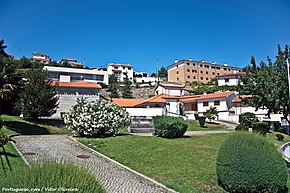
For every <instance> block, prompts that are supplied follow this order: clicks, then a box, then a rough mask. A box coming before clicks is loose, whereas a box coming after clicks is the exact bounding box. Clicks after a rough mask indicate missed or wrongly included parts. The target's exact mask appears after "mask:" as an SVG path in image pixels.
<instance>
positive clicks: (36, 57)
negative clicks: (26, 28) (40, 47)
mask: <svg viewBox="0 0 290 193" xmlns="http://www.w3.org/2000/svg"><path fill="white" fill-rule="evenodd" d="M32 61H33V62H40V63H43V64H49V63H50V62H51V58H50V57H49V56H48V55H46V54H41V53H38V52H33V53H32Z"/></svg>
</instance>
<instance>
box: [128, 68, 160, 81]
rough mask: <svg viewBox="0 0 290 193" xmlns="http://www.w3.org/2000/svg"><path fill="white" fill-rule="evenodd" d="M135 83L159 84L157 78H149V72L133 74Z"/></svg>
mask: <svg viewBox="0 0 290 193" xmlns="http://www.w3.org/2000/svg"><path fill="white" fill-rule="evenodd" d="M133 77H134V81H135V82H137V83H149V82H150V83H152V84H156V83H157V82H158V78H157V77H149V76H148V72H135V71H134V72H133Z"/></svg>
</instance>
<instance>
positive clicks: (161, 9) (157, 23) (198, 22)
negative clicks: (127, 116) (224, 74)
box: [0, 0, 290, 72]
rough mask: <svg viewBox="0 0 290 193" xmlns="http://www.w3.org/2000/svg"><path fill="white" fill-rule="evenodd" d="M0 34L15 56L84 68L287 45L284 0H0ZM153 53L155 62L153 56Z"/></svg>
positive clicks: (142, 66) (288, 11)
mask: <svg viewBox="0 0 290 193" xmlns="http://www.w3.org/2000/svg"><path fill="white" fill-rule="evenodd" d="M0 3H1V6H0V13H1V14H0V24H1V25H0V39H4V40H5V44H6V45H7V46H8V48H7V49H6V51H7V52H8V53H10V54H12V55H14V56H15V57H22V56H26V57H31V54H32V52H34V51H37V52H41V53H45V54H48V55H49V56H51V58H52V59H53V60H60V59H61V58H65V57H69V58H75V59H77V60H78V61H80V62H84V63H85V65H87V66H90V67H100V66H107V64H108V63H109V62H115V63H130V64H132V65H134V68H135V70H136V71H149V72H154V71H156V68H160V67H161V66H168V65H170V64H172V63H173V61H174V59H175V58H176V59H187V58H192V59H194V60H201V59H204V60H205V61H208V62H211V61H216V62H217V63H228V65H233V66H239V67H244V66H245V65H247V64H248V63H249V60H250V57H251V55H253V56H255V57H256V59H257V60H258V61H260V60H266V56H270V57H272V58H273V57H274V56H275V54H276V50H277V45H278V44H281V46H282V47H284V46H285V44H290V24H289V19H290V1H289V0H267V1H264V0H254V1H253V0H244V1H242V0H241V1H234V0H219V1H213V0H212V1H210V0H200V1H195V0H138V1H135V0H110V1H107V0H102V1H100V0H95V1H94V0H82V1H76V0H74V1H72V0H49V1H47V0H35V1H34V0H25V1H23V0H14V1H12V0H6V1H5V0H0ZM157 60H158V62H157Z"/></svg>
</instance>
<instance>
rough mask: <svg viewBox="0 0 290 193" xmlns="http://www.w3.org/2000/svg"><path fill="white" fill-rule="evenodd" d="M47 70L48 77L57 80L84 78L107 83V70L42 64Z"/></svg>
mask: <svg viewBox="0 0 290 193" xmlns="http://www.w3.org/2000/svg"><path fill="white" fill-rule="evenodd" d="M43 69H44V70H47V72H48V75H49V77H50V78H51V79H52V80H53V81H58V82H77V81H80V80H84V81H86V82H94V83H98V82H102V83H104V84H108V83H109V79H108V72H107V71H103V70H98V69H80V68H66V67H55V66H44V67H43Z"/></svg>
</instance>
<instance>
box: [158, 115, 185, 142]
mask: <svg viewBox="0 0 290 193" xmlns="http://www.w3.org/2000/svg"><path fill="white" fill-rule="evenodd" d="M153 122H154V129H155V130H154V135H156V136H158V137H165V138H176V137H181V136H183V134H184V133H185V132H186V130H187V127H188V124H187V122H186V121H185V120H184V119H183V118H181V117H170V116H156V117H153Z"/></svg>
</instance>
